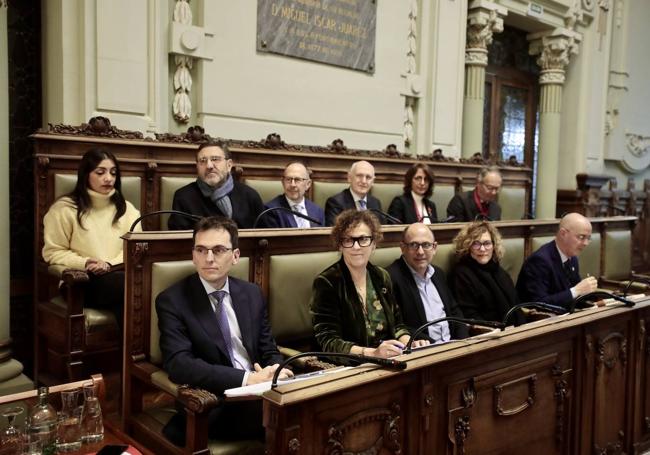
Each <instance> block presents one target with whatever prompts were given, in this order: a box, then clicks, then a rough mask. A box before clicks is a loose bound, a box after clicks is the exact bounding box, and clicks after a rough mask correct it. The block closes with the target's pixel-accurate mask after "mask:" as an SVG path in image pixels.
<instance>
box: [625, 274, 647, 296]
mask: <svg viewBox="0 0 650 455" xmlns="http://www.w3.org/2000/svg"><path fill="white" fill-rule="evenodd" d="M633 283H643V284H645V285H646V286H650V279H648V278H643V277H640V276H634V277H632V278H630V282H629V283H627V286H625V289H624V290H623V297H627V293H628V292H629V291H630V288H631V287H632V284H633Z"/></svg>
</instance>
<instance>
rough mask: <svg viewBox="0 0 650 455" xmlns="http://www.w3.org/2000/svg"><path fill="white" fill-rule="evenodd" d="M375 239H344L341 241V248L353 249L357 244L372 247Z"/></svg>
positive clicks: (364, 237) (363, 236)
mask: <svg viewBox="0 0 650 455" xmlns="http://www.w3.org/2000/svg"><path fill="white" fill-rule="evenodd" d="M373 240H374V239H373V238H372V236H370V235H362V236H360V237H343V238H342V239H341V246H342V247H343V248H352V247H353V246H354V244H355V243H358V244H359V246H360V247H366V246H370V244H371V243H372V241H373Z"/></svg>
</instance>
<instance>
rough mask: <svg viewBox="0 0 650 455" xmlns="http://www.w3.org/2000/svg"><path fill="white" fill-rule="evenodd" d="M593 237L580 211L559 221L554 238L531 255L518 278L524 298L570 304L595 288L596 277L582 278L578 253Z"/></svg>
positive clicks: (519, 288) (520, 291)
mask: <svg viewBox="0 0 650 455" xmlns="http://www.w3.org/2000/svg"><path fill="white" fill-rule="evenodd" d="M590 240H591V223H590V222H589V220H588V219H587V218H585V217H584V216H582V215H580V214H579V213H569V214H568V215H565V216H564V217H563V218H562V220H561V221H560V227H559V229H558V231H557V233H556V234H555V240H553V241H551V242H549V243H547V244H546V245H543V246H542V247H541V248H539V249H538V250H537V251H535V252H534V253H533V254H531V255H530V256H528V258H527V259H526V261H525V262H524V265H523V266H522V267H521V271H520V272H519V277H518V278H517V293H518V294H519V300H520V301H522V302H545V303H548V304H551V305H557V306H568V305H569V304H570V303H571V301H572V300H573V299H575V298H576V297H579V296H581V295H583V294H587V293H589V292H593V291H595V290H596V287H597V286H598V281H597V280H596V278H594V277H591V276H588V277H587V278H585V279H582V280H581V279H580V272H579V270H578V256H579V255H580V253H581V252H582V250H584V249H585V247H586V246H587V245H589V241H590Z"/></svg>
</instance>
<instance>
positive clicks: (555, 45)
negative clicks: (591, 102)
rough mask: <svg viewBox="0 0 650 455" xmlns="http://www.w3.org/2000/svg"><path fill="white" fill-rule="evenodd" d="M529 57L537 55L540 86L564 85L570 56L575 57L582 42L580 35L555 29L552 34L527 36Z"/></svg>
mask: <svg viewBox="0 0 650 455" xmlns="http://www.w3.org/2000/svg"><path fill="white" fill-rule="evenodd" d="M528 40H529V41H530V48H529V53H530V55H539V57H538V58H537V64H538V65H539V66H540V68H541V69H542V71H541V72H540V76H539V83H540V84H559V85H562V84H564V80H565V77H564V72H565V69H566V67H567V66H568V65H569V62H570V59H571V56H572V55H576V54H577V53H578V50H579V44H580V41H581V40H582V35H581V34H580V33H577V32H574V31H573V30H570V29H566V28H557V29H555V30H553V31H552V32H550V33H549V32H540V33H533V34H530V35H528Z"/></svg>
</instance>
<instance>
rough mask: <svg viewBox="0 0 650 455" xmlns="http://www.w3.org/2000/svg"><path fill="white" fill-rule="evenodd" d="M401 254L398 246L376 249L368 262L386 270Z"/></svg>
mask: <svg viewBox="0 0 650 455" xmlns="http://www.w3.org/2000/svg"><path fill="white" fill-rule="evenodd" d="M401 254H402V251H401V250H400V249H399V247H398V246H394V247H390V248H377V249H376V250H375V252H374V253H372V256H370V262H372V263H373V264H374V265H376V266H379V267H382V268H384V269H385V268H386V267H388V266H389V265H391V264H392V263H393V261H394V260H395V259H397V258H399V257H400V256H401Z"/></svg>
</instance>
